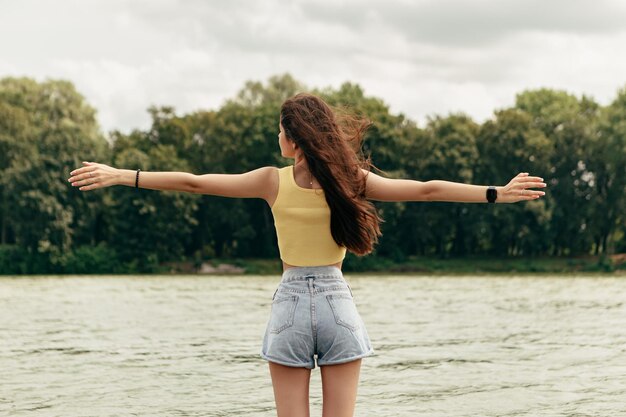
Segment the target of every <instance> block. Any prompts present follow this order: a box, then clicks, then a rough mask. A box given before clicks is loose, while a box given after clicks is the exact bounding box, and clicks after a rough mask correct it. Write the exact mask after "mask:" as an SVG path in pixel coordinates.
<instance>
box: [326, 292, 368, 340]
mask: <svg viewBox="0 0 626 417" xmlns="http://www.w3.org/2000/svg"><path fill="white" fill-rule="evenodd" d="M326 299H327V300H328V303H329V304H330V308H331V309H332V310H333V315H334V316H335V321H336V322H337V324H339V325H341V326H344V327H347V328H348V329H350V330H352V331H355V330H358V329H359V327H360V325H361V324H360V323H361V316H360V315H359V312H358V311H357V308H356V305H355V304H354V299H353V298H352V296H351V295H349V294H342V293H335V294H328V295H327V296H326Z"/></svg>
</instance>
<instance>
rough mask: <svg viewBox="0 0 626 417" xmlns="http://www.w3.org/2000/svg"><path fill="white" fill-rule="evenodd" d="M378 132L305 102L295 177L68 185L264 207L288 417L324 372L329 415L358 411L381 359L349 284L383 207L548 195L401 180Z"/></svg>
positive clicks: (114, 172)
mask: <svg viewBox="0 0 626 417" xmlns="http://www.w3.org/2000/svg"><path fill="white" fill-rule="evenodd" d="M368 125H369V123H368V122H367V121H365V120H361V119H358V118H355V117H351V116H347V115H344V116H343V117H341V118H339V115H338V114H335V112H334V111H333V109H331V107H330V106H328V105H327V104H326V103H325V102H324V101H323V100H322V99H320V98H319V97H316V96H314V95H311V94H304V93H302V94H298V95H296V96H294V97H291V98H289V99H288V100H286V101H285V102H284V103H283V105H282V106H281V110H280V120H279V124H278V127H279V134H278V144H279V146H280V150H281V155H282V156H283V157H286V158H293V159H294V160H295V162H294V165H293V166H292V165H289V166H287V167H284V168H280V169H278V168H276V167H271V166H267V167H263V168H259V169H256V170H253V171H250V172H247V173H244V174H236V175H230V174H205V175H193V174H190V173H184V172H140V171H139V170H137V171H133V170H125V169H116V168H112V167H109V166H107V165H104V164H98V163H93V162H84V165H85V166H83V167H81V168H79V169H76V170H75V171H73V172H72V173H71V178H70V179H69V180H68V181H70V182H71V183H72V185H73V186H79V187H80V188H79V189H80V190H82V191H89V190H94V189H98V188H103V187H108V186H111V185H127V186H135V187H141V188H147V189H152V190H174V191H185V192H190V193H199V194H210V195H217V196H223V197H243V198H263V199H264V200H265V201H267V203H268V205H269V206H270V207H271V210H272V213H273V215H274V222H275V226H276V233H277V237H278V246H279V251H280V257H281V259H282V262H283V274H282V279H281V282H280V283H279V285H278V288H277V289H276V291H275V292H274V296H273V297H272V308H271V313H270V319H269V321H268V324H267V327H266V330H265V335H264V338H263V346H262V349H261V353H260V354H261V357H262V358H264V359H266V360H268V362H269V369H270V374H271V378H272V384H273V387H274V396H275V400H276V406H277V412H278V415H279V416H292V417H293V416H308V415H309V379H310V374H311V369H313V368H314V367H315V359H317V364H318V365H319V366H320V369H321V375H322V387H323V389H322V390H323V415H324V416H334V417H337V416H352V415H353V414H354V408H355V401H356V395H357V385H358V379H359V372H360V366H361V359H362V358H363V357H365V356H369V355H371V354H373V353H374V350H373V349H372V345H371V343H370V339H369V337H368V334H367V331H366V328H365V325H364V323H363V321H362V319H361V317H360V315H359V313H358V311H357V308H356V305H355V303H354V300H353V295H352V291H351V288H350V286H349V285H348V283H347V282H346V281H345V279H344V277H343V275H342V270H341V266H342V261H343V259H344V256H345V253H346V250H350V251H352V252H353V253H355V254H358V255H365V254H367V253H370V252H371V251H372V249H373V246H374V244H375V243H376V242H377V240H378V236H380V234H381V233H380V229H379V223H380V222H381V221H382V219H381V218H379V217H378V214H377V212H376V210H375V207H374V205H373V204H372V203H371V202H370V201H368V200H379V201H452V202H476V203H479V202H487V199H489V201H490V202H499V203H513V202H517V201H523V200H534V199H537V198H539V197H540V196H541V195H544V194H545V193H544V192H542V191H534V190H529V188H535V187H545V186H546V184H544V183H543V182H542V181H543V179H542V178H539V177H531V176H529V175H528V173H520V174H518V175H517V176H516V177H514V178H513V179H512V180H511V181H510V182H509V183H508V184H507V185H506V186H501V187H487V186H480V185H471V184H461V183H454V182H448V181H441V180H431V181H426V182H420V181H414V180H406V179H389V178H384V177H381V176H378V175H376V174H374V173H372V172H370V167H371V163H370V161H369V160H363V158H362V153H361V152H360V148H361V141H362V138H363V134H364V132H365V130H366V128H367V127H368Z"/></svg>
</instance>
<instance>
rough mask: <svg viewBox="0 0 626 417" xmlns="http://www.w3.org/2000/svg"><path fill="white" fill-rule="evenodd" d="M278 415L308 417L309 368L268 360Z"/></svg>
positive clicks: (282, 416)
mask: <svg viewBox="0 0 626 417" xmlns="http://www.w3.org/2000/svg"><path fill="white" fill-rule="evenodd" d="M269 367H270V374H271V376H272V386H273V388H274V399H275V401H276V411H277V413H278V417H309V381H310V380H311V370H310V369H307V368H297V367H291V366H285V365H280V364H278V363H274V362H269Z"/></svg>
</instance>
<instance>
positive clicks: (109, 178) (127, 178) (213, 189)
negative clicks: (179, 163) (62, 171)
mask: <svg viewBox="0 0 626 417" xmlns="http://www.w3.org/2000/svg"><path fill="white" fill-rule="evenodd" d="M83 164H84V166H83V167H81V168H78V169H76V170H74V171H72V172H71V173H70V175H72V176H71V177H70V178H69V179H68V181H69V182H71V183H72V186H75V187H80V188H79V190H81V191H89V190H94V189H97V188H105V187H110V186H112V185H126V186H129V187H134V186H135V179H136V175H137V171H134V170H129V169H118V168H113V167H110V166H108V165H105V164H99V163H95V162H83ZM274 170H276V168H275V167H270V166H267V167H263V168H258V169H255V170H253V171H249V172H245V173H243V174H204V175H195V174H191V173H188V172H151V171H145V172H144V171H141V172H140V173H139V181H138V187H139V188H147V189H151V190H166V191H184V192H188V193H196V194H210V195H217V196H222V197H249V198H254V197H256V198H264V199H267V194H268V190H269V188H270V184H271V178H272V175H273V174H274Z"/></svg>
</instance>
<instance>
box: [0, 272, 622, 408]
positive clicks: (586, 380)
mask: <svg viewBox="0 0 626 417" xmlns="http://www.w3.org/2000/svg"><path fill="white" fill-rule="evenodd" d="M346 278H347V280H348V281H349V282H350V284H351V286H352V289H353V292H354V297H355V302H356V304H357V307H358V309H359V311H360V313H361V315H362V317H363V319H364V321H365V323H366V326H367V329H368V333H369V335H370V338H371V339H372V343H373V346H374V349H375V350H376V355H375V356H371V357H368V358H365V359H363V361H362V368H361V379H360V385H359V391H358V399H357V406H356V414H355V415H356V416H372V417H373V416H376V417H386V416H394V417H398V416H429V417H430V416H446V417H451V416H464V417H465V416H533V417H536V416H550V417H555V416H578V417H581V416H626V330H625V328H626V326H625V325H626V279H624V277H622V278H621V279H620V278H619V277H584V276H579V277H573V276H567V277H566V276H562V277H558V276H556V277H555V276H550V277H547V276H546V277H522V276H519V277H515V276H513V277H511V276H509V277H478V276H477V277H417V276H385V277H380V276H357V275H351V274H350V273H346ZM279 280H280V276H278V275H277V276H210V277H197V276H156V277H153V276H149V277H126V276H119V277H115V276H98V277H19V278H11V277H5V278H0V308H1V310H0V311H1V315H0V415H1V416H29V417H30V416H64V417H67V416H275V415H276V414H275V409H274V407H275V405H274V397H273V390H272V385H271V379H270V375H269V370H268V366H267V362H265V361H264V360H263V359H261V358H260V357H259V356H258V352H259V350H260V347H261V342H262V337H263V332H264V330H265V325H266V323H267V319H268V317H269V311H270V305H271V297H272V295H273V292H274V289H275V288H276V286H277V284H278V282H279ZM310 391H311V415H312V416H320V415H321V403H322V396H321V392H322V390H321V380H320V371H319V368H315V369H314V370H313V373H312V375H311V385H310Z"/></svg>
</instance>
